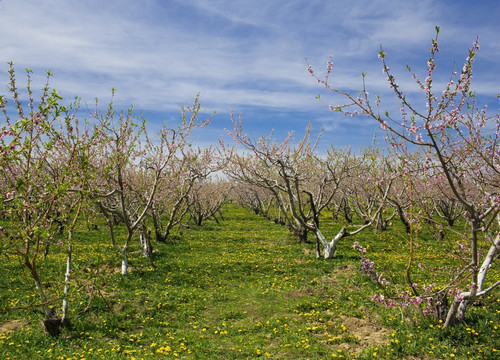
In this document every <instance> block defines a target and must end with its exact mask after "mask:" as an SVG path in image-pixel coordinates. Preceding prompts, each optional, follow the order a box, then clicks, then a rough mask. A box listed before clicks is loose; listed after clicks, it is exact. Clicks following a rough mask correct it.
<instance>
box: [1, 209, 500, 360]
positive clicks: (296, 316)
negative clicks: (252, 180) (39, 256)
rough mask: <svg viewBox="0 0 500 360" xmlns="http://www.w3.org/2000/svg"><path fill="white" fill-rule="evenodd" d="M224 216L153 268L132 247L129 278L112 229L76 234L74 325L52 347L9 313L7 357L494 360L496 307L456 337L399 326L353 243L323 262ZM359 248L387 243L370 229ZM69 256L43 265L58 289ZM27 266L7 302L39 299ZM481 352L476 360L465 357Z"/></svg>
mask: <svg viewBox="0 0 500 360" xmlns="http://www.w3.org/2000/svg"><path fill="white" fill-rule="evenodd" d="M224 217H225V221H224V222H222V223H221V224H216V223H215V222H207V223H206V224H205V225H203V226H202V227H200V228H192V229H190V230H187V231H184V234H183V235H182V236H175V237H174V238H173V239H172V240H171V241H170V242H168V243H167V244H161V245H156V246H155V253H154V256H155V263H156V269H152V268H150V267H149V266H148V263H147V261H146V260H145V259H144V258H143V257H142V255H140V253H139V251H138V249H135V251H134V252H133V253H132V254H131V257H130V260H131V264H132V271H131V273H130V274H129V275H128V276H127V277H126V278H122V276H121V275H120V274H119V262H120V259H119V257H118V256H117V254H116V253H115V252H114V250H113V249H112V247H111V246H110V244H108V243H109V240H108V238H107V234H106V232H105V231H102V232H92V233H89V232H85V233H81V234H79V237H78V240H77V241H76V243H75V264H78V266H79V267H80V269H83V268H85V272H82V274H84V275H82V276H80V277H79V278H78V280H77V284H74V287H73V290H76V291H73V298H72V299H71V309H72V312H71V314H70V316H71V319H72V320H73V324H72V327H71V329H70V330H65V331H64V332H63V334H62V335H61V336H60V337H59V338H56V339H54V338H50V337H48V336H46V335H44V334H43V333H42V331H41V325H40V323H39V319H41V314H40V311H39V310H23V311H15V312H8V313H6V312H2V313H0V323H1V324H2V326H3V329H4V331H7V330H11V331H10V332H3V333H2V331H0V359H9V358H11V359H48V358H52V359H162V358H165V359H170V358H186V359H254V358H269V359H332V358H356V359H372V358H385V359H398V358H408V359H411V358H414V359H417V358H426V359H434V358H435V359H440V358H449V356H453V355H454V356H455V358H461V357H462V356H463V358H492V359H493V358H494V357H490V356H494V355H495V351H494V350H493V349H495V342H496V336H497V334H498V333H497V329H496V328H495V326H497V325H498V318H499V316H498V314H499V309H500V306H499V305H498V303H493V304H492V307H490V308H489V309H488V311H487V310H482V309H481V308H478V310H477V311H475V312H472V315H471V316H472V317H471V321H477V327H476V328H475V329H472V328H471V327H470V326H463V327H462V326H460V327H457V328H456V329H455V330H454V331H455V333H454V335H450V333H449V332H448V331H447V332H443V330H442V329H438V327H439V325H434V324H432V323H430V322H428V321H423V322H421V323H419V324H418V325H413V324H412V323H408V322H401V317H400V314H399V313H398V311H395V310H394V309H383V308H380V307H379V306H378V305H376V304H375V303H374V302H372V301H371V300H370V299H369V297H370V296H371V295H373V294H374V293H375V292H376V288H375V287H374V286H373V284H371V283H370V282H369V281H368V279H367V277H366V276H362V275H360V274H359V272H358V270H357V265H358V263H359V257H358V255H357V254H356V253H355V251H354V250H353V249H352V248H351V245H352V241H350V240H346V241H344V242H343V243H342V244H341V245H340V248H339V249H338V255H337V256H336V258H335V259H334V260H333V261H325V260H318V259H315V258H314V256H313V255H312V250H313V244H306V245H304V244H298V243H297V242H296V241H295V240H294V239H293V238H291V236H290V234H289V233H288V231H287V230H286V228H284V227H281V226H279V225H275V224H273V223H271V222H269V221H268V220H266V219H262V218H258V217H256V216H254V215H253V214H252V213H251V212H249V211H247V210H245V209H241V208H236V207H230V208H228V210H227V211H226V212H225V213H224ZM356 240H359V241H364V242H365V243H368V244H371V247H372V248H373V249H377V246H379V245H380V243H379V242H378V240H380V239H379V238H378V237H377V236H376V235H374V234H373V233H367V235H366V236H361V237H359V238H356ZM135 246H137V245H135ZM393 246H395V245H393ZM62 250H63V249H59V250H57V249H56V250H54V253H53V254H52V255H53V256H52V257H53V259H54V260H56V262H55V264H57V265H54V263H51V262H47V264H43V270H44V272H45V273H48V274H49V276H48V277H47V281H48V282H49V283H53V286H55V287H57V286H61V285H60V281H59V282H58V279H59V278H60V277H61V276H62V275H61V274H62V273H63V266H62V264H63V261H61V260H62V259H63V258H64V253H63V251H62ZM132 250H134V249H132ZM57 251H60V253H57ZM381 258H383V254H382V256H381ZM4 267H9V269H10V270H13V269H15V271H7V269H6V268H4ZM19 269H21V268H20V267H19V265H18V264H15V263H12V262H11V263H8V264H7V263H3V264H0V271H2V272H4V273H7V272H8V273H9V275H8V276H5V277H3V278H2V280H0V285H1V287H2V293H1V299H2V302H9V303H12V302H13V299H21V300H20V301H21V303H22V301H23V300H22V299H23V298H24V297H29V296H31V295H30V289H29V288H26V286H25V285H23V284H24V283H23V281H22V280H23V276H26V275H25V273H24V271H20V270H19ZM98 272H99V274H101V275H104V276H103V277H102V276H101V277H100V278H98V277H96V274H97V273H98ZM93 285H95V287H92V286H93ZM12 289H14V290H15V291H13V290H12ZM97 289H99V291H97ZM61 290H62V289H61ZM101 295H102V297H101ZM476 313H477V314H476ZM8 326H11V328H10V329H9V328H8ZM479 326H480V327H479ZM467 328H468V329H469V330H467ZM12 330H14V331H12ZM474 332H476V333H477V335H475V334H474ZM476 341H478V342H477V343H476ZM474 348H475V349H476V350H473V351H476V352H477V354H476V355H477V357H476V356H475V355H474V356H473V355H472V354H469V355H467V354H466V353H467V351H469V352H470V349H474ZM479 350H481V353H479ZM495 350H496V349H495ZM423 354H425V357H423V356H424V355H423ZM451 354H452V355H451ZM412 356H413V357H412ZM421 356H422V357H421Z"/></svg>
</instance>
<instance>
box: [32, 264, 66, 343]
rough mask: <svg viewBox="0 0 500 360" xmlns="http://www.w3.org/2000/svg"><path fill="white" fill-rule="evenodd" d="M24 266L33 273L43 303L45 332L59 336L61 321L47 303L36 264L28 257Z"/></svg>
mask: <svg viewBox="0 0 500 360" xmlns="http://www.w3.org/2000/svg"><path fill="white" fill-rule="evenodd" d="M24 264H25V265H26V266H27V267H28V269H29V270H30V272H31V276H32V278H33V280H34V281H35V287H36V289H37V291H38V294H39V296H40V299H41V300H42V301H43V312H44V313H45V319H44V320H43V326H44V328H45V331H47V333H48V334H49V335H50V336H58V335H59V334H60V333H61V319H60V318H59V317H58V316H57V315H56V314H55V313H54V311H53V310H52V309H51V308H50V306H49V305H48V303H47V298H46V296H45V292H44V291H43V286H42V282H41V280H40V277H39V275H38V272H37V270H36V265H35V262H30V261H29V259H28V258H27V257H26V259H25V262H24Z"/></svg>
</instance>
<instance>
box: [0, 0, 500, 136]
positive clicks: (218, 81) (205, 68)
mask: <svg viewBox="0 0 500 360" xmlns="http://www.w3.org/2000/svg"><path fill="white" fill-rule="evenodd" d="M459 15H461V16H459ZM499 16H500V7H499V5H498V3H497V1H494V0H489V1H482V2H481V3H480V4H475V5H471V4H469V2H466V1H452V0H447V1H440V2H436V1H430V0H422V1H419V2H413V3H410V2H400V1H396V0H387V1H382V0H378V1H377V0H371V1H368V0H360V1H357V2H355V3H347V2H344V1H328V2H326V1H322V0H308V1H306V0H294V1H290V0H289V1H268V0H266V1H263V0H254V1H243V0H211V1H206V0H182V1H181V0H167V1H159V0H145V1H141V2H138V1H131V0H115V1H107V2H103V1H98V0H87V1H78V0H45V1H43V2H39V1H35V0H24V1H22V2H20V1H17V0H3V1H1V2H0V31H1V33H2V34H7V35H4V36H2V37H1V39H0V46H1V48H2V52H0V62H1V64H0V71H2V72H3V73H4V74H5V70H6V65H5V63H6V62H7V61H10V60H12V61H14V62H15V63H16V64H17V66H18V68H21V69H22V68H24V67H28V68H31V69H33V70H35V72H36V73H38V74H41V75H39V76H40V77H41V76H43V70H46V69H51V70H52V71H53V72H54V74H55V77H54V79H53V81H52V85H53V86H54V87H55V88H57V89H58V90H60V91H61V92H62V94H63V95H64V96H66V97H69V98H71V97H73V96H74V95H79V96H81V97H82V98H83V99H84V100H85V101H89V102H90V101H93V99H94V98H95V97H98V98H101V99H103V100H104V101H105V100H107V99H109V96H110V89H111V88H112V87H115V88H117V89H118V96H117V101H119V103H120V104H121V105H122V106H126V105H127V104H131V103H134V104H136V106H137V108H139V109H141V110H144V111H149V112H151V113H155V112H161V111H164V112H166V113H167V114H169V113H172V112H173V111H178V109H179V106H180V105H181V104H187V103H189V101H191V100H192V99H193V97H194V96H195V95H196V93H201V94H202V103H203V104H204V105H205V106H207V107H208V108H209V110H210V111H212V110H218V111H219V114H222V115H218V116H222V117H223V118H224V119H226V121H227V119H228V115H227V113H228V110H229V109H230V108H234V109H235V110H237V111H243V110H245V111H248V113H246V114H245V113H244V114H243V117H244V118H245V117H248V118H251V119H256V118H259V117H260V118H263V119H264V118H265V119H268V124H267V126H268V128H270V127H275V128H279V129H282V131H283V132H286V130H287V127H290V126H294V124H298V123H300V122H301V121H302V122H309V121H314V122H315V123H317V124H320V123H323V124H327V126H326V130H327V131H338V130H339V128H342V127H344V125H346V124H349V123H348V122H347V121H346V119H339V118H336V117H335V121H338V122H339V123H336V125H332V124H329V123H328V122H327V121H323V119H324V117H325V116H327V117H328V116H330V115H331V114H330V113H328V112H326V110H325V109H324V108H323V107H322V106H321V105H320V104H318V102H317V101H315V99H314V97H315V95H316V94H317V93H322V94H323V93H324V92H323V91H322V90H321V89H320V88H319V87H318V85H317V84H316V83H315V82H314V80H313V79H312V78H311V77H310V76H309V74H308V73H307V71H306V65H305V61H304V59H305V58H306V57H307V59H308V61H309V62H310V63H311V64H312V65H313V66H314V67H315V68H316V69H317V70H318V71H321V70H322V67H323V66H324V63H325V61H326V60H327V58H328V56H329V55H330V54H333V56H334V57H333V59H334V62H335V71H337V73H335V84H338V85H339V86H341V87H342V88H344V89H348V90H355V89H359V88H360V85H361V76H360V74H361V72H362V71H363V72H365V71H366V72H368V74H369V78H368V79H369V87H370V89H371V90H370V91H371V92H373V93H377V94H380V95H384V94H386V93H387V92H388V87H387V83H386V82H385V80H384V78H383V76H382V73H381V72H380V64H379V62H378V60H377V58H376V54H377V51H378V50H379V45H380V44H383V46H384V48H386V49H387V51H388V53H389V54H390V60H391V61H393V63H392V66H393V68H395V69H396V68H401V69H403V70H402V71H400V72H397V73H396V74H397V75H401V79H402V82H403V85H408V86H410V88H411V86H412V85H411V80H410V79H409V77H408V76H407V74H405V71H404V65H405V64H406V63H411V64H416V71H420V72H423V71H425V60H426V56H427V54H426V53H425V52H426V50H427V48H428V47H429V45H430V38H431V37H432V36H433V35H434V26H435V25H440V26H441V27H442V29H443V31H442V34H441V41H442V44H443V51H442V52H443V60H444V61H446V62H451V63H453V60H457V63H458V64H460V63H461V62H462V61H463V57H464V56H465V54H466V48H467V46H469V45H470V43H471V42H472V41H473V40H474V39H475V36H476V34H479V35H480V36H481V39H482V42H484V45H483V47H482V49H481V53H480V60H481V59H484V61H485V67H484V68H482V67H481V65H478V75H477V77H476V81H477V82H476V87H477V89H478V91H479V92H480V93H483V94H485V95H487V96H489V97H493V96H494V95H496V93H497V92H498V85H497V84H498V83H499V80H500V79H499V76H500V75H498V74H499V71H498V70H499V65H498V58H499V57H500V46H499V45H498V41H497V37H498V25H497V20H496V19H497V18H498V17H499ZM479 64H480V63H479ZM446 72H447V73H448V72H449V69H448V68H446ZM443 76H444V75H443ZM446 76H447V75H446ZM4 82H6V81H4ZM325 95H326V94H325ZM325 101H327V100H325ZM332 101H335V99H332ZM273 114H274V115H275V118H276V119H277V120H276V121H274V122H273V121H272V120H271V119H272V117H273ZM283 114H286V116H284V115H283ZM166 116H170V115H166ZM332 118H334V117H332ZM153 121H155V120H154V119H153ZM157 121H159V120H157ZM345 129H346V130H345V131H348V127H347V126H346V127H345ZM263 130H264V129H263ZM355 131H357V130H355ZM263 132H264V133H267V131H263Z"/></svg>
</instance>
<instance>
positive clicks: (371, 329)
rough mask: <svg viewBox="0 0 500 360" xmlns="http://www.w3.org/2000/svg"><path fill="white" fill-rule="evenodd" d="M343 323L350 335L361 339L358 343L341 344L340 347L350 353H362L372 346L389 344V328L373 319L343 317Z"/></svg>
mask: <svg viewBox="0 0 500 360" xmlns="http://www.w3.org/2000/svg"><path fill="white" fill-rule="evenodd" d="M341 319H342V323H343V324H344V325H345V327H346V328H347V330H348V332H349V334H350V335H352V336H354V337H356V338H357V339H358V340H359V343H358V344H348V343H345V344H341V345H339V347H340V348H341V349H343V350H345V351H347V352H349V353H351V352H352V353H355V354H357V353H360V352H362V351H363V350H365V349H367V348H369V347H370V346H381V345H385V344H387V341H388V340H387V338H388V335H389V333H390V332H389V330H387V329H386V328H384V327H383V326H382V325H380V324H379V323H377V322H375V321H374V320H372V319H369V318H364V319H359V318H355V317H341Z"/></svg>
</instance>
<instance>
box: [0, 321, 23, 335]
mask: <svg viewBox="0 0 500 360" xmlns="http://www.w3.org/2000/svg"><path fill="white" fill-rule="evenodd" d="M25 325H26V322H24V321H21V320H9V321H5V322H3V323H0V334H2V333H6V332H12V331H18V330H21V329H22V328H23V327H24V326H25Z"/></svg>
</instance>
